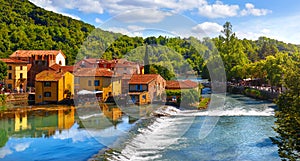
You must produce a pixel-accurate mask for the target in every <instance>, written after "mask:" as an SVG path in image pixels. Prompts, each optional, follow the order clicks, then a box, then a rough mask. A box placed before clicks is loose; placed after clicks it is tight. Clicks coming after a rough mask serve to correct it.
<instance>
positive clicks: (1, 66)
mask: <svg viewBox="0 0 300 161" xmlns="http://www.w3.org/2000/svg"><path fill="white" fill-rule="evenodd" d="M6 76H7V65H6V63H4V62H3V61H0V80H3V79H4V78H5V77H6Z"/></svg>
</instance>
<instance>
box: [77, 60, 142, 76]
mask: <svg viewBox="0 0 300 161" xmlns="http://www.w3.org/2000/svg"><path fill="white" fill-rule="evenodd" d="M75 66H76V68H106V69H110V70H111V71H114V72H115V74H121V75H122V74H140V66H139V64H138V63H135V62H131V61H127V60H126V59H114V60H104V59H96V58H88V59H83V60H81V61H79V62H77V63H76V64H75Z"/></svg>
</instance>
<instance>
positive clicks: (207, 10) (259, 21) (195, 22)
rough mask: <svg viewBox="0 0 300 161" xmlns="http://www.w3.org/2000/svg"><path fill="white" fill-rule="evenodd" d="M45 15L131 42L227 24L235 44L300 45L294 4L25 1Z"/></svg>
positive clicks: (274, 0) (255, 0) (201, 33)
mask: <svg viewBox="0 0 300 161" xmlns="http://www.w3.org/2000/svg"><path fill="white" fill-rule="evenodd" d="M30 1H31V2H32V3H34V4H36V5H38V6H40V7H42V8H45V9H47V10H50V11H54V12H57V13H61V14H63V15H67V16H70V17H72V18H75V19H78V20H82V21H84V22H87V23H90V24H92V25H94V26H96V27H100V28H102V29H105V30H111V31H115V32H121V33H124V34H128V35H131V36H134V35H137V36H149V35H155V36H156V35H160V34H164V35H170V36H172V35H173V36H185V37H186V36H189V35H192V36H197V37H199V38H201V37H205V36H210V37H214V36H217V35H219V34H220V30H222V25H223V24H224V23H225V22H226V21H229V22H231V24H232V26H233V31H234V32H235V33H236V35H237V36H238V37H239V38H247V39H257V38H258V37H259V36H267V37H270V38H274V39H278V40H281V41H284V42H288V43H295V44H300V32H298V31H299V29H300V7H299V6H300V5H299V3H300V1H299V2H298V1H296V0H285V1H282V0H226V1H225V0H222V1H221V0H217V1H213V0H30Z"/></svg>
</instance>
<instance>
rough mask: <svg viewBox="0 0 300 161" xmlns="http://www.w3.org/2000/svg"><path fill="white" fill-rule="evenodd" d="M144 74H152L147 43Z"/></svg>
mask: <svg viewBox="0 0 300 161" xmlns="http://www.w3.org/2000/svg"><path fill="white" fill-rule="evenodd" d="M144 74H150V62H149V52H148V45H147V44H146V51H145V57H144Z"/></svg>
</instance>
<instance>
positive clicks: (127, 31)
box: [106, 26, 143, 37]
mask: <svg viewBox="0 0 300 161" xmlns="http://www.w3.org/2000/svg"><path fill="white" fill-rule="evenodd" d="M137 27H138V26H128V27H127V28H126V27H125V28H124V27H110V28H107V29H106V30H107V31H112V32H116V33H121V34H124V35H128V36H140V37H142V36H143V32H142V31H140V30H143V28H142V27H139V29H138V28H137ZM134 28H135V29H136V30H135V29H134Z"/></svg>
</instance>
